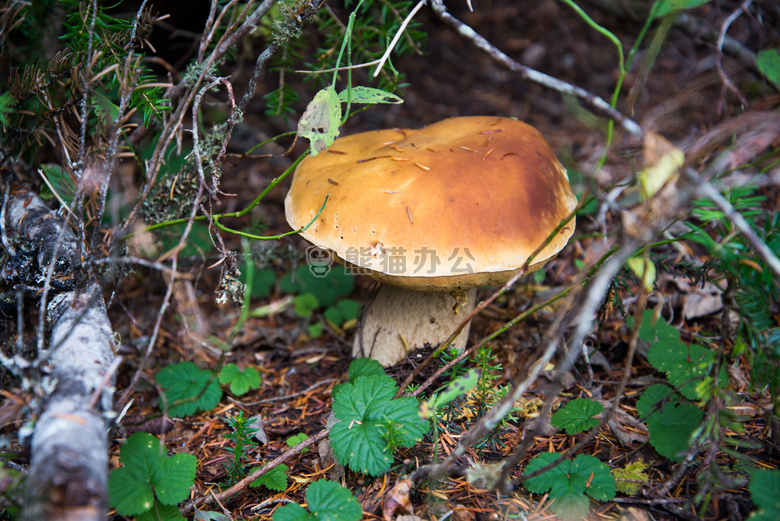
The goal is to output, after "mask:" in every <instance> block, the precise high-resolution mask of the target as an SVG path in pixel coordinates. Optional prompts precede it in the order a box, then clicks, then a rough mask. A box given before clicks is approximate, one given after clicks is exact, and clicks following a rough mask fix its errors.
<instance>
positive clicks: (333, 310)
mask: <svg viewBox="0 0 780 521" xmlns="http://www.w3.org/2000/svg"><path fill="white" fill-rule="evenodd" d="M359 310H360V303H359V302H357V301H355V300H351V299H342V300H339V301H338V302H336V305H335V306H330V307H329V308H328V309H326V310H325V312H324V313H323V316H324V317H325V318H326V319H327V320H329V321H330V322H332V323H333V324H335V325H336V326H337V327H341V325H342V324H344V322H347V321H349V320H354V319H356V318H357V315H358V311H359Z"/></svg>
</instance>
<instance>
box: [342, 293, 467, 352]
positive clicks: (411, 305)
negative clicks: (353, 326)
mask: <svg viewBox="0 0 780 521" xmlns="http://www.w3.org/2000/svg"><path fill="white" fill-rule="evenodd" d="M476 293H477V290H476V288H472V289H470V290H468V293H467V297H468V302H467V303H463V304H461V305H460V306H459V311H458V314H455V312H454V311H453V308H454V307H455V299H454V298H453V297H452V296H451V295H450V294H449V293H446V292H436V293H427V292H422V291H410V290H405V289H401V288H397V287H395V286H390V285H388V284H383V285H382V287H381V288H380V289H379V293H378V294H377V296H376V298H375V299H374V301H373V302H372V303H371V305H370V306H369V307H368V309H367V310H366V311H365V313H364V315H363V317H362V319H361V326H360V328H359V330H358V334H357V335H356V337H355V343H354V344H353V346H352V355H353V356H354V357H363V356H365V357H370V358H373V359H374V360H377V361H379V363H381V364H382V365H383V366H385V367H387V366H391V365H393V364H396V363H398V362H400V361H401V360H403V359H404V358H405V357H406V355H407V354H408V353H407V347H408V349H410V350H411V349H415V348H417V347H423V346H425V344H430V345H432V346H436V345H437V344H438V343H439V342H443V341H444V340H446V339H447V337H448V336H449V335H450V334H452V332H453V331H455V329H457V327H458V326H459V325H460V323H461V322H462V321H463V318H464V317H466V316H468V314H469V313H470V312H471V310H472V309H474V300H475V298H476ZM468 336H469V325H466V327H465V328H464V329H463V331H461V333H460V335H458V336H457V337H456V339H455V342H453V343H454V344H455V346H456V347H457V348H458V349H463V348H464V347H465V346H466V342H467V341H468ZM404 342H406V343H405V344H404Z"/></svg>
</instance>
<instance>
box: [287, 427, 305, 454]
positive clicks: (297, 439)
mask: <svg viewBox="0 0 780 521" xmlns="http://www.w3.org/2000/svg"><path fill="white" fill-rule="evenodd" d="M308 439H309V437H308V436H306V435H305V434H304V433H302V432H299V433H298V434H296V435H294V436H290V437H289V438H287V441H285V443H286V444H287V446H288V447H295V446H296V445H298V444H299V443H303V442H304V441H306V440H308ZM307 452H309V449H303V450H302V451H301V454H306V453H307Z"/></svg>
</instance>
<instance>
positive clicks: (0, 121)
mask: <svg viewBox="0 0 780 521" xmlns="http://www.w3.org/2000/svg"><path fill="white" fill-rule="evenodd" d="M13 104H14V99H13V97H12V96H11V93H10V92H4V93H3V94H0V125H2V126H4V127H7V126H8V125H10V122H9V121H8V117H7V116H8V114H13V109H12V108H11V105H13Z"/></svg>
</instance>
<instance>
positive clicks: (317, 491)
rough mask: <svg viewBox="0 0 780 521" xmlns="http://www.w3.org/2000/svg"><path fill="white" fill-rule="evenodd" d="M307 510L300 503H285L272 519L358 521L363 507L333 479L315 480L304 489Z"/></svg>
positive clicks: (284, 520) (289, 520)
mask: <svg viewBox="0 0 780 521" xmlns="http://www.w3.org/2000/svg"><path fill="white" fill-rule="evenodd" d="M306 504H307V506H308V507H309V511H310V512H311V513H309V512H306V510H305V509H304V508H303V507H301V506H300V505H295V504H292V505H285V506H283V507H282V508H280V509H278V510H277V511H276V512H274V516H273V521H358V520H359V519H360V518H361V516H362V515H363V509H362V507H361V506H360V503H358V501H357V499H355V496H353V495H352V493H351V492H350V491H349V490H347V489H346V488H343V487H341V486H340V485H339V484H338V483H336V482H335V481H327V480H320V481H315V482H314V483H312V484H311V485H309V488H308V489H307V490H306Z"/></svg>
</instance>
